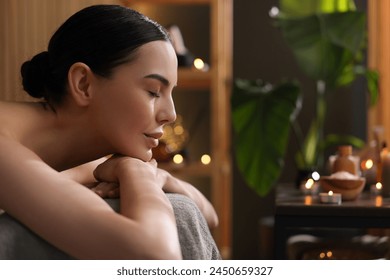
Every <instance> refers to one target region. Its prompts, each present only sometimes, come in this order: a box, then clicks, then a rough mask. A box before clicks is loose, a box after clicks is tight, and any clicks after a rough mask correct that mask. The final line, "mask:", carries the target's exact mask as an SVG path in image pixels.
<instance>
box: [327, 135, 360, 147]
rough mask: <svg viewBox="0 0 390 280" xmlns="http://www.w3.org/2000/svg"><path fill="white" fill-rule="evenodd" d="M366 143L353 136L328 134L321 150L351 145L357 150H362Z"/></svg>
mask: <svg viewBox="0 0 390 280" xmlns="http://www.w3.org/2000/svg"><path fill="white" fill-rule="evenodd" d="M365 144H366V142H364V141H363V140H362V139H360V138H358V137H355V136H353V135H341V134H328V135H326V136H325V139H324V141H323V142H322V143H321V149H322V150H325V149H327V148H329V147H332V146H339V145H351V146H353V147H355V148H358V149H362V148H363V147H364V146H365Z"/></svg>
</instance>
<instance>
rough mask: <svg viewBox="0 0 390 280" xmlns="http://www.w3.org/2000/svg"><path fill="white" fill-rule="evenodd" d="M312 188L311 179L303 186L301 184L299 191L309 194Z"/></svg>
mask: <svg viewBox="0 0 390 280" xmlns="http://www.w3.org/2000/svg"><path fill="white" fill-rule="evenodd" d="M313 186H314V180H313V179H312V178H310V179H307V181H306V182H305V183H304V184H301V191H302V192H303V193H304V194H311V193H312V189H313Z"/></svg>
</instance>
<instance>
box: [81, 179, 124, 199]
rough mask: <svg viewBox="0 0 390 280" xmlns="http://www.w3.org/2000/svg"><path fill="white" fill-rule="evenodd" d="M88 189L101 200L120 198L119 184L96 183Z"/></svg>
mask: <svg viewBox="0 0 390 280" xmlns="http://www.w3.org/2000/svg"><path fill="white" fill-rule="evenodd" d="M88 187H89V188H90V190H91V191H93V192H95V193H96V194H97V195H98V196H100V197H101V198H119V185H118V184H117V183H108V182H96V183H94V184H91V185H89V186H88Z"/></svg>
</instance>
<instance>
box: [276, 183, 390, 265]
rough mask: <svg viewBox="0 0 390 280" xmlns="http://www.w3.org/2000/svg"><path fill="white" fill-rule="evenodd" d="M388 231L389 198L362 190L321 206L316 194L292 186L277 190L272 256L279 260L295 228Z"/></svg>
mask: <svg viewBox="0 0 390 280" xmlns="http://www.w3.org/2000/svg"><path fill="white" fill-rule="evenodd" d="M308 227H312V228H390V197H382V196H377V195H372V194H370V192H369V191H367V190H365V191H363V193H361V195H360V196H359V197H358V198H357V199H356V200H353V201H343V202H342V203H341V204H339V205H338V204H324V203H321V202H320V199H319V196H318V195H304V194H303V193H302V192H301V191H300V190H299V189H297V188H295V187H294V186H292V185H281V186H279V187H278V188H277V194H276V201H275V256H276V258H277V259H283V258H284V256H285V250H286V240H287V239H288V237H289V236H290V233H289V231H290V230H291V229H297V228H308Z"/></svg>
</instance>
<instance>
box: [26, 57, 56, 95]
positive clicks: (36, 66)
mask: <svg viewBox="0 0 390 280" xmlns="http://www.w3.org/2000/svg"><path fill="white" fill-rule="evenodd" d="M20 72H21V74H22V84H23V89H24V90H25V91H26V92H27V93H28V94H29V95H31V96H32V97H35V98H41V97H44V96H45V95H46V92H45V91H46V90H45V88H46V86H45V85H46V77H47V75H48V72H49V53H48V52H47V51H44V52H41V53H39V54H37V55H36V56H34V57H33V58H32V59H31V60H29V61H26V62H24V63H23V65H22V67H21V69H20Z"/></svg>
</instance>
